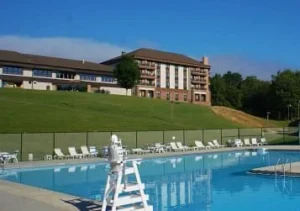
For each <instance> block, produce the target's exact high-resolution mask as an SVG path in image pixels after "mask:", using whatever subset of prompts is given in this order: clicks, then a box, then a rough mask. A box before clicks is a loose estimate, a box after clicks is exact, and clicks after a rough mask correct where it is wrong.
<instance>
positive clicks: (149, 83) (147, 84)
mask: <svg viewBox="0 0 300 211" xmlns="http://www.w3.org/2000/svg"><path fill="white" fill-rule="evenodd" d="M139 85H144V86H155V83H152V82H145V81H144V82H143V81H141V82H140V83H139Z"/></svg>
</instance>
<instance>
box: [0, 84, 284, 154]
mask: <svg viewBox="0 0 300 211" xmlns="http://www.w3.org/2000/svg"><path fill="white" fill-rule="evenodd" d="M0 102H1V103H0V151H8V152H11V151H13V150H19V151H20V152H21V154H20V155H21V156H22V160H27V158H28V154H29V153H33V154H34V159H37V160H40V159H43V157H44V155H46V154H52V153H53V148H54V147H59V148H61V149H62V150H63V152H64V153H66V154H68V151H67V148H68V147H69V146H74V147H76V148H77V150H78V151H79V148H80V146H81V145H94V146H96V147H97V148H98V149H101V147H103V146H104V145H107V144H108V143H109V138H110V135H111V131H114V132H113V133H115V134H117V135H118V136H119V137H120V138H121V139H122V142H123V144H124V145H126V146H127V147H128V148H129V149H130V148H135V147H141V148H144V147H145V146H147V145H150V144H153V143H158V142H160V143H168V142H170V141H171V140H172V137H173V136H175V137H176V141H182V142H183V143H184V144H186V145H190V146H191V145H194V141H195V140H201V141H203V142H204V143H205V144H206V143H207V142H208V141H211V140H212V139H217V140H219V142H222V143H223V144H224V143H225V142H226V141H227V140H228V139H232V138H234V137H239V136H240V137H260V136H261V134H262V132H263V131H262V129H261V128H242V129H237V128H241V127H242V126H240V125H238V124H236V123H234V122H231V121H229V120H226V119H224V118H222V117H220V116H217V115H216V114H214V113H213V112H212V111H211V109H210V108H209V107H205V106H199V105H192V104H187V103H180V104H177V103H170V102H168V101H163V100H155V99H143V98H137V97H126V96H116V95H105V94H93V93H76V92H74V93H72V92H51V91H30V90H21V89H0ZM221 128H222V130H221ZM281 130H282V128H279V129H278V131H277V130H275V129H272V130H266V132H265V135H266V136H267V139H268V140H270V141H273V140H274V141H275V140H279V139H280V138H281V135H280V133H281V132H280V131H281ZM21 133H22V134H21ZM278 134H279V135H278ZM79 152H80V151H79Z"/></svg>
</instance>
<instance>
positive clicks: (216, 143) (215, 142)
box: [212, 139, 225, 148]
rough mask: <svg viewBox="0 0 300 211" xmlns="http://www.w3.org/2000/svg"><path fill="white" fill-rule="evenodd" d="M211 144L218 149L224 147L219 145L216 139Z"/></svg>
mask: <svg viewBox="0 0 300 211" xmlns="http://www.w3.org/2000/svg"><path fill="white" fill-rule="evenodd" d="M212 143H213V144H214V145H215V146H217V147H219V148H222V147H225V145H221V144H219V142H218V140H216V139H215V140H213V141H212Z"/></svg>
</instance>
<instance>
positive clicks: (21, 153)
mask: <svg viewBox="0 0 300 211" xmlns="http://www.w3.org/2000/svg"><path fill="white" fill-rule="evenodd" d="M20 144H21V152H20V160H21V161H23V133H21V143H20Z"/></svg>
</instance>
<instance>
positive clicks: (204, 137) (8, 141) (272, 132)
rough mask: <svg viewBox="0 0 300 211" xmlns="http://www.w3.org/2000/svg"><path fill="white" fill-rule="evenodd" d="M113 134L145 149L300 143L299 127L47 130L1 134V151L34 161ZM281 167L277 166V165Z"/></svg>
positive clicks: (99, 141)
mask: <svg viewBox="0 0 300 211" xmlns="http://www.w3.org/2000/svg"><path fill="white" fill-rule="evenodd" d="M112 134H116V135H118V136H119V137H120V138H121V139H122V142H123V143H124V145H126V146H127V148H128V149H132V148H144V147H146V146H147V145H152V144H154V143H163V144H167V143H169V142H171V141H172V140H173V139H172V138H173V137H175V141H181V142H182V143H183V144H184V145H187V146H194V145H195V140H200V141H202V142H203V143H204V144H207V142H208V141H212V140H214V139H217V140H218V141H219V143H221V144H227V142H228V140H229V139H235V138H239V139H242V140H243V139H244V138H252V137H256V138H258V139H259V138H261V137H265V138H266V140H267V143H268V144H297V145H298V144H299V139H298V138H299V137H298V128H291V127H290V128H233V129H198V130H188V129H186V130H160V131H88V132H44V133H14V134H13V133H6V134H0V152H14V151H15V150H18V151H19V155H18V156H19V157H18V159H19V160H23V161H24V160H28V155H29V154H33V158H34V160H41V159H44V157H45V156H46V155H52V153H53V150H54V148H61V149H62V151H63V152H65V153H66V154H68V147H70V146H74V147H75V148H76V149H77V150H78V151H80V146H82V145H86V146H95V147H96V148H97V149H98V150H99V151H100V150H101V149H102V147H103V146H106V145H107V144H108V143H109V140H110V136H111V135H112ZM276 168H278V166H277V167H276Z"/></svg>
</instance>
